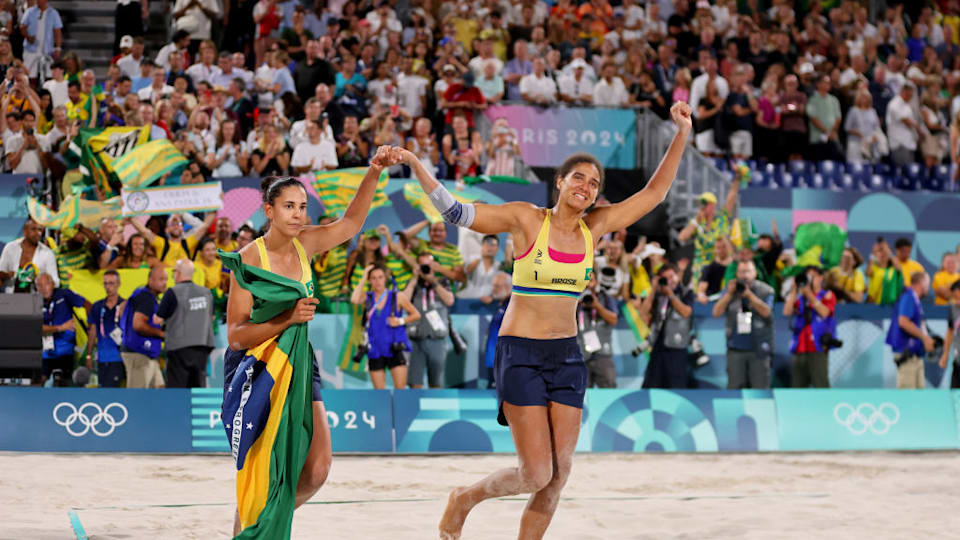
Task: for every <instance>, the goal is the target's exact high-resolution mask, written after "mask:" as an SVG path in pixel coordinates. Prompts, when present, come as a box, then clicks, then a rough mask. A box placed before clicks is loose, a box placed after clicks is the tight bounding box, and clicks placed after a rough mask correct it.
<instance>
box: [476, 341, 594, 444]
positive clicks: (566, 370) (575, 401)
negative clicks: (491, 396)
mask: <svg viewBox="0 0 960 540" xmlns="http://www.w3.org/2000/svg"><path fill="white" fill-rule="evenodd" d="M493 369H494V372H495V373H496V380H497V402H498V403H497V405H498V411H499V412H498V415H497V422H499V423H500V425H503V426H505V425H507V419H506V417H505V416H504V415H503V402H504V401H506V402H507V403H509V404H511V405H519V406H526V405H542V406H544V407H546V406H547V402H548V401H553V402H556V403H562V404H564V405H569V406H571V407H577V408H579V409H582V408H583V395H584V393H586V391H587V365H586V364H585V363H584V362H583V353H582V352H581V351H580V345H578V344H577V338H575V337H569V338H562V339H529V338H522V337H516V336H500V337H499V338H497V353H496V356H495V357H494V360H493Z"/></svg>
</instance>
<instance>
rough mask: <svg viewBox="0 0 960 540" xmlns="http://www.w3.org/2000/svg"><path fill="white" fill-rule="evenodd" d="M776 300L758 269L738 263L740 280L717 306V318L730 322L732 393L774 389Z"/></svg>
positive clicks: (729, 287) (729, 386)
mask: <svg viewBox="0 0 960 540" xmlns="http://www.w3.org/2000/svg"><path fill="white" fill-rule="evenodd" d="M717 245H719V244H717ZM773 298H774V290H773V287H771V286H770V285H767V284H766V283H764V282H762V281H759V280H757V269H756V266H755V265H754V262H753V261H751V260H748V261H744V262H739V263H737V279H736V280H731V281H730V283H728V284H727V287H726V290H724V292H723V296H721V297H720V299H719V300H718V301H717V303H716V304H714V306H713V316H714V317H721V316H723V317H724V318H725V319H726V335H727V389H729V390H742V389H745V388H752V389H755V390H767V389H769V388H770V367H771V359H772V357H773Z"/></svg>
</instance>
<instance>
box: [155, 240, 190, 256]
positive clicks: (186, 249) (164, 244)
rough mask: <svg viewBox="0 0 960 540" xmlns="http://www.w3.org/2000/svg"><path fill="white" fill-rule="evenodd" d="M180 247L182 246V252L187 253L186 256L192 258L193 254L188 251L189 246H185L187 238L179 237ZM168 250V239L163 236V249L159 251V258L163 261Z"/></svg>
mask: <svg viewBox="0 0 960 540" xmlns="http://www.w3.org/2000/svg"><path fill="white" fill-rule="evenodd" d="M180 247H182V248H183V252H184V253H186V254H187V258H188V259H190V260H193V255H192V254H191V253H190V248H189V247H188V246H187V240H186V239H185V238H181V239H180ZM169 252H170V240H169V239H168V238H167V237H166V236H164V237H163V250H162V252H161V253H160V260H161V261H163V259H164V257H166V256H167V253H169Z"/></svg>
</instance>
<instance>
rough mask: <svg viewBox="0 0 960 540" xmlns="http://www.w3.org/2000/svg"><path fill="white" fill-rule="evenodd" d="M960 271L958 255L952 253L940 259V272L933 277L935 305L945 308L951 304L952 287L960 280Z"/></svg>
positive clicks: (932, 286)
mask: <svg viewBox="0 0 960 540" xmlns="http://www.w3.org/2000/svg"><path fill="white" fill-rule="evenodd" d="M958 270H960V261H958V260H957V255H956V253H953V252H952V251H948V252H946V253H944V254H943V257H942V258H941V259H940V270H938V271H937V273H936V274H934V275H933V283H932V285H931V288H932V289H933V292H934V294H935V295H936V298H935V300H934V303H935V304H937V305H938V306H945V305H947V304H949V303H950V298H951V296H952V294H951V293H950V287H952V286H953V284H954V283H956V282H957V281H958V280H960V272H958Z"/></svg>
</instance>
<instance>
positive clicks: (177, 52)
mask: <svg viewBox="0 0 960 540" xmlns="http://www.w3.org/2000/svg"><path fill="white" fill-rule="evenodd" d="M117 35H120V34H117ZM189 45H190V33H189V32H187V31H185V30H177V31H176V32H174V33H173V37H172V38H170V43H167V44H166V45H164V46H163V47H161V48H160V50H159V51H158V52H157V56H156V58H154V62H155V63H156V64H157V65H158V66H160V67H161V68H163V69H164V70H165V71H166V70H169V69H170V58H171V57H173V56H179V57H180V60H181V65H182V64H183V63H184V62H186V58H187V57H186V55H187V47H188V46H189Z"/></svg>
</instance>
